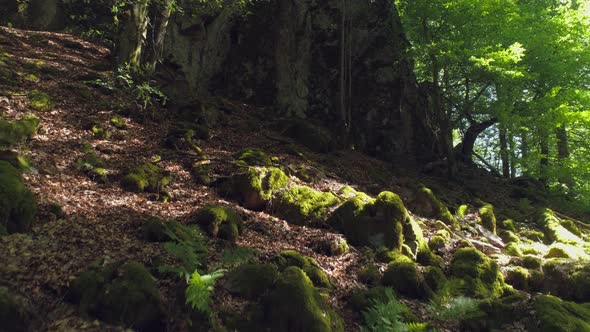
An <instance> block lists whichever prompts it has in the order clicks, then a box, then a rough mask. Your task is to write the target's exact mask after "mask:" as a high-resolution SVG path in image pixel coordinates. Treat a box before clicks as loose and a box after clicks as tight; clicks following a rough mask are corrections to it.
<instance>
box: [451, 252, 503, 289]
mask: <svg viewBox="0 0 590 332" xmlns="http://www.w3.org/2000/svg"><path fill="white" fill-rule="evenodd" d="M451 276H452V277H453V278H455V279H456V281H458V282H459V283H460V285H461V287H460V288H461V290H462V292H464V295H467V296H473V297H478V298H485V297H499V296H501V295H502V294H503V293H504V289H505V284H504V278H503V276H502V274H501V273H500V271H499V270H498V265H497V264H496V262H495V261H493V260H492V259H491V258H489V257H488V256H486V255H485V254H483V253H482V252H481V251H479V250H477V249H475V248H462V249H459V250H457V251H456V252H455V255H454V256H453V261H452V263H451Z"/></svg>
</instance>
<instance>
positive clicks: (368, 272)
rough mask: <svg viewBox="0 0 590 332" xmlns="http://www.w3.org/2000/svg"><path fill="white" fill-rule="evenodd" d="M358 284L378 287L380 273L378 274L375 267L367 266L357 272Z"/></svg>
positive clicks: (377, 269)
mask: <svg viewBox="0 0 590 332" xmlns="http://www.w3.org/2000/svg"><path fill="white" fill-rule="evenodd" d="M358 276H359V280H360V282H362V283H364V284H367V285H372V286H375V285H378V284H379V282H380V281H381V273H379V267H378V266H376V265H373V264H371V265H367V266H365V267H363V268H362V269H361V270H360V271H359V274H358Z"/></svg>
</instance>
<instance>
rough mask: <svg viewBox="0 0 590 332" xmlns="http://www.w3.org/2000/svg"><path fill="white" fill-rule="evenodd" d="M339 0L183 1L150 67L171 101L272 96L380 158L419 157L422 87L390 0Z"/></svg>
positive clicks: (424, 153)
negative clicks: (156, 68)
mask: <svg viewBox="0 0 590 332" xmlns="http://www.w3.org/2000/svg"><path fill="white" fill-rule="evenodd" d="M342 3H343V2H342V1H337V0H328V1H314V0H298V1H295V0H277V1H253V2H252V3H250V4H248V5H246V8H244V7H241V6H237V5H227V6H225V7H223V8H219V9H217V10H213V12H211V11H210V10H209V11H207V13H206V14H204V13H203V12H202V9H200V10H199V9H195V8H193V9H190V8H188V9H186V10H185V12H184V13H176V14H175V15H173V17H172V20H171V23H170V25H169V27H168V31H167V37H166V42H165V46H164V52H163V54H164V61H163V65H162V67H161V69H162V70H161V71H160V73H162V77H163V78H164V79H165V80H168V82H169V86H170V89H169V92H170V93H171V94H172V97H173V99H174V100H177V101H182V100H184V101H185V102H189V101H190V99H191V98H195V96H196V97H197V98H198V97H203V96H207V95H224V96H228V97H232V98H237V99H242V100H249V101H251V102H254V103H256V104H261V105H274V106H275V107H276V109H277V110H278V112H279V114H280V115H282V116H289V117H300V118H314V119H316V120H317V121H318V122H319V123H322V124H324V125H326V126H328V127H330V129H331V130H332V131H334V132H337V133H340V134H341V136H347V141H348V143H350V144H351V145H352V144H354V146H355V147H357V148H358V149H360V150H362V151H365V152H368V153H370V154H373V155H376V156H378V157H380V158H382V159H389V158H392V157H394V156H396V155H401V154H406V155H407V154H410V155H415V156H418V157H429V155H432V153H433V151H432V150H433V148H432V147H431V146H432V142H434V141H435V136H434V134H433V128H429V127H428V126H427V125H426V123H427V122H428V119H429V112H428V107H429V105H428V102H427V98H426V97H427V93H426V92H425V91H422V90H421V89H420V88H419V87H418V86H417V84H416V80H415V78H414V76H413V72H412V64H411V62H410V61H409V60H408V58H407V57H406V56H405V54H404V53H405V50H406V47H407V46H408V43H407V41H406V40H405V37H404V34H403V30H402V26H401V23H400V20H399V17H398V16H397V9H396V8H395V5H394V4H393V2H392V1H388V0H374V1H369V0H362V1H348V4H347V5H346V7H345V8H344V7H343V6H342ZM246 12H248V13H249V14H248V15H246ZM269 27H271V28H269ZM180 103H182V102H180ZM340 141H345V140H344V139H341V140H340ZM426 144H430V145H428V146H427V145H426ZM434 153H436V152H434Z"/></svg>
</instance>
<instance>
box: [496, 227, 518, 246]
mask: <svg viewBox="0 0 590 332" xmlns="http://www.w3.org/2000/svg"><path fill="white" fill-rule="evenodd" d="M498 234H499V235H500V238H501V239H502V241H504V243H512V242H514V243H519V242H520V238H519V237H518V235H516V234H515V233H514V232H513V231H508V230H504V229H502V230H500V231H499V232H498Z"/></svg>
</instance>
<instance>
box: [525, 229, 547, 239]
mask: <svg viewBox="0 0 590 332" xmlns="http://www.w3.org/2000/svg"><path fill="white" fill-rule="evenodd" d="M519 234H520V235H521V236H523V237H525V238H527V239H529V240H532V241H536V242H545V234H544V233H543V232H540V231H537V230H534V229H526V230H523V231H520V232H519Z"/></svg>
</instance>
